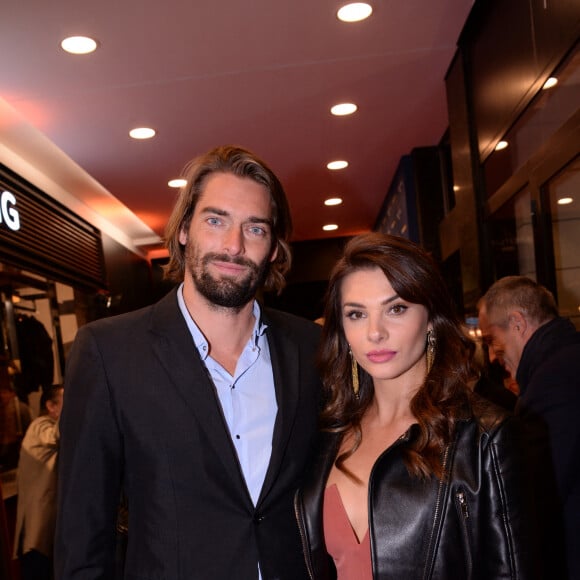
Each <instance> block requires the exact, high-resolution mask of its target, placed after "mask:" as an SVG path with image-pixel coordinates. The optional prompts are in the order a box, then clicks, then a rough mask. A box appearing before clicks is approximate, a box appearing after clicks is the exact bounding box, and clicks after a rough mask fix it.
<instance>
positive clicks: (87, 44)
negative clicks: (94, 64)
mask: <svg viewBox="0 0 580 580" xmlns="http://www.w3.org/2000/svg"><path fill="white" fill-rule="evenodd" d="M60 46H61V48H62V49H63V50H65V51H66V52H69V53H70V54H89V53H90V52H94V51H95V50H96V49H97V41H96V40H93V39H92V38H89V37H88V36H69V37H68V38H65V39H64V40H63V41H62V42H61V43H60Z"/></svg>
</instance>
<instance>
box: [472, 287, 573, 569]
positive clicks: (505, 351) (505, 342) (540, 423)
mask: <svg viewBox="0 0 580 580" xmlns="http://www.w3.org/2000/svg"><path fill="white" fill-rule="evenodd" d="M479 325H480V328H481V331H482V337H483V340H485V342H486V343H487V345H488V347H489V352H490V356H492V357H495V358H497V359H499V361H500V362H501V363H502V364H503V365H504V366H505V368H506V370H508V371H509V372H510V374H511V376H512V377H515V379H516V381H517V383H518V385H519V389H520V394H519V399H518V402H517V404H516V408H515V413H516V414H517V415H519V416H520V417H521V418H522V420H523V421H524V423H525V425H526V427H527V430H528V440H529V450H530V452H533V453H535V454H538V453H540V451H541V449H542V444H543V440H544V439H545V438H546V436H547V439H548V441H549V450H548V451H547V452H542V453H543V454H544V455H546V454H547V455H551V461H552V462H553V467H554V474H555V477H556V483H557V486H558V495H559V497H560V500H561V512H562V513H563V518H564V525H565V530H564V533H565V543H566V551H567V565H568V576H567V577H568V578H570V579H571V580H580V420H579V418H578V415H579V411H580V333H579V332H577V331H576V329H575V327H574V325H573V324H572V322H571V321H570V320H568V319H566V318H563V317H561V316H559V313H558V307H557V305H556V301H555V300H554V296H553V295H552V293H551V292H549V291H548V290H547V289H546V288H544V287H543V286H541V285H540V284H537V283H536V282H534V281H533V280H531V279H530V278H527V277H525V276H507V277H505V278H501V279H500V280H498V281H497V282H495V283H494V284H493V285H492V286H491V287H490V288H489V290H488V291H487V292H486V293H485V295H484V296H483V298H482V299H481V300H480V303H479ZM537 463H538V476H540V475H541V473H540V472H542V473H543V472H545V463H544V459H543V458H540V459H538V460H537ZM542 495H543V496H545V495H547V494H542ZM539 501H540V502H541V501H543V497H542V498H540V499H539ZM552 532H553V533H552V534H551V535H552V536H553V537H554V538H558V537H559V536H558V534H557V529H554V530H552ZM554 542H556V540H554ZM553 577H554V578H556V577H557V578H565V577H566V576H565V572H564V573H562V574H561V575H554V576H553Z"/></svg>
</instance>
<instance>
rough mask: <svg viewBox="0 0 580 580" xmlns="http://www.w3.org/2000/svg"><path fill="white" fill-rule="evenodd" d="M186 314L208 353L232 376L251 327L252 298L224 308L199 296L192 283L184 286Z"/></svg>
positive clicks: (252, 321) (252, 318)
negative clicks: (203, 339)
mask: <svg viewBox="0 0 580 580" xmlns="http://www.w3.org/2000/svg"><path fill="white" fill-rule="evenodd" d="M183 300H184V302H185V306H186V307H187V310H188V312H189V315H190V316H191V317H192V319H193V320H194V321H195V323H196V324H197V326H198V328H199V329H200V330H201V332H202V333H203V334H204V336H205V338H206V339H207V341H208V343H209V354H210V356H211V357H212V358H214V359H215V360H217V361H218V362H219V363H220V364H221V365H222V366H223V367H224V368H225V369H226V370H227V371H228V372H229V373H230V374H231V375H233V374H234V372H235V369H236V365H237V361H238V358H239V357H240V354H241V353H242V351H243V350H244V347H245V346H246V343H247V342H248V340H249V339H250V336H251V334H252V330H253V329H254V324H255V317H254V301H253V300H252V301H250V302H249V303H248V304H246V305H245V306H243V307H242V308H226V307H223V306H219V305H217V304H213V303H211V302H209V301H208V300H207V298H205V296H202V295H201V294H200V293H199V292H198V291H197V289H196V288H195V286H194V285H193V284H188V283H187V282H185V283H184V285H183Z"/></svg>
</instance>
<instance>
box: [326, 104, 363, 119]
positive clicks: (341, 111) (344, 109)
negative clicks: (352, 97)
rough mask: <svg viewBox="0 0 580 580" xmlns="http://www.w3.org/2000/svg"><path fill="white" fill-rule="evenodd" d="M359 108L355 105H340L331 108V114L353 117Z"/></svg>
mask: <svg viewBox="0 0 580 580" xmlns="http://www.w3.org/2000/svg"><path fill="white" fill-rule="evenodd" d="M357 109H358V107H357V106H356V105H355V104H354V103H339V104H338V105H334V107H331V109H330V112H331V113H332V114H333V115H336V116H337V117H344V116H345V115H352V114H353V113H354V112H355V111H356V110H357Z"/></svg>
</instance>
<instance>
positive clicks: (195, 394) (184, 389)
mask: <svg viewBox="0 0 580 580" xmlns="http://www.w3.org/2000/svg"><path fill="white" fill-rule="evenodd" d="M150 332H151V335H152V343H153V349H154V351H155V353H156V355H157V357H158V359H159V362H160V364H161V365H162V366H163V367H164V369H165V372H166V373H167V376H168V377H169V379H170V381H171V384H172V385H173V386H174V387H175V389H176V390H177V391H178V392H179V393H180V395H181V397H182V398H183V400H184V402H185V404H186V405H187V406H188V408H189V409H190V410H191V412H192V414H193V415H195V417H196V419H197V421H198V423H199V424H200V425H201V426H202V427H203V429H205V431H206V432H207V434H208V440H209V441H210V443H211V444H212V445H213V446H214V450H215V456H216V460H218V461H221V462H222V463H223V465H224V467H225V468H226V470H227V472H228V477H230V478H241V479H242V489H244V488H245V481H244V478H243V475H242V473H241V470H240V466H239V461H238V457H237V454H236V451H235V448H234V446H233V443H232V440H231V438H230V434H229V431H228V428H227V425H226V422H225V419H224V417H223V414H222V409H221V405H220V402H219V400H218V398H217V394H216V392H215V387H214V384H213V382H212V380H211V378H210V375H209V373H208V371H207V369H206V367H205V365H204V363H203V361H202V360H201V358H200V356H199V353H198V351H197V348H196V346H195V344H194V342H193V339H192V337H191V334H190V332H189V329H188V328H187V325H186V323H185V320H184V319H183V315H182V314H181V311H180V310H179V306H178V304H177V296H176V291H175V290H174V291H173V292H170V293H169V294H168V295H167V296H166V297H165V298H163V299H162V300H161V301H160V302H158V303H157V304H156V305H155V306H154V308H153V312H152V316H151V325H150ZM248 497H249V496H248Z"/></svg>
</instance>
